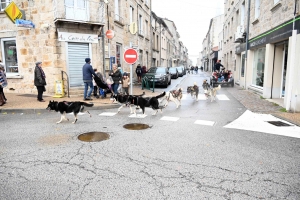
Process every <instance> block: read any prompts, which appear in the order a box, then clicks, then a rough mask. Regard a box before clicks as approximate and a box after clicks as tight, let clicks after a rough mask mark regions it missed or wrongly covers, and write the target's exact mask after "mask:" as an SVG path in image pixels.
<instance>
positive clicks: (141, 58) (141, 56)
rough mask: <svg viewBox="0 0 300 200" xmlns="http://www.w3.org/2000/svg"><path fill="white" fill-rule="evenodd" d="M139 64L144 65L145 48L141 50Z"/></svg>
mask: <svg viewBox="0 0 300 200" xmlns="http://www.w3.org/2000/svg"><path fill="white" fill-rule="evenodd" d="M139 64H141V65H142V66H143V50H140V51H139Z"/></svg>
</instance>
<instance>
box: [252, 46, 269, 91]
mask: <svg viewBox="0 0 300 200" xmlns="http://www.w3.org/2000/svg"><path fill="white" fill-rule="evenodd" d="M265 55H266V48H265V47H264V48H260V49H257V50H256V51H255V52H254V66H253V78H252V84H253V85H255V86H259V87H263V86H264V74H265Z"/></svg>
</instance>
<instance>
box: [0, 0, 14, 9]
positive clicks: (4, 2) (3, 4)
mask: <svg viewBox="0 0 300 200" xmlns="http://www.w3.org/2000/svg"><path fill="white" fill-rule="evenodd" d="M0 2H1V3H0V11H3V10H4V9H5V7H6V6H8V4H9V3H10V2H12V1H11V0H0Z"/></svg>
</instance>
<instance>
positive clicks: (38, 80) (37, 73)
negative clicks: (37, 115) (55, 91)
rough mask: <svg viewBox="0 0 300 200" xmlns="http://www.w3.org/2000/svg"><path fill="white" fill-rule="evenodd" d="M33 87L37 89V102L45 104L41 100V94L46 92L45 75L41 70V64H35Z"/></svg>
mask: <svg viewBox="0 0 300 200" xmlns="http://www.w3.org/2000/svg"><path fill="white" fill-rule="evenodd" d="M34 85H35V86H36V88H37V91H38V96H37V100H38V101H40V102H45V100H44V99H43V93H44V91H46V89H45V85H46V75H45V72H44V70H43V69H42V62H36V63H35V69H34Z"/></svg>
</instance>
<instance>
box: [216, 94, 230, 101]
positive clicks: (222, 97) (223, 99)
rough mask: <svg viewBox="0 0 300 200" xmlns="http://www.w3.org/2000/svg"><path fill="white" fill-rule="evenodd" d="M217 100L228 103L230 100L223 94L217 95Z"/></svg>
mask: <svg viewBox="0 0 300 200" xmlns="http://www.w3.org/2000/svg"><path fill="white" fill-rule="evenodd" d="M217 98H218V99H219V100H221V101H229V100H230V99H229V98H228V97H227V96H226V95H225V94H218V95H217Z"/></svg>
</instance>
